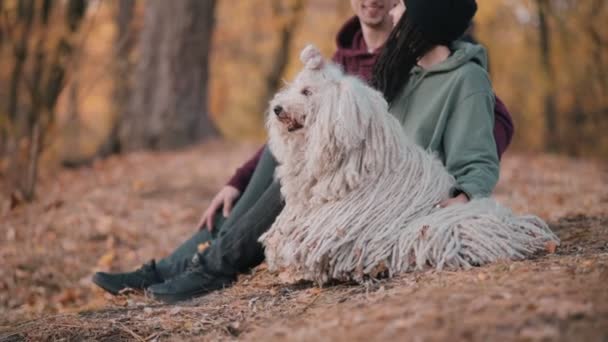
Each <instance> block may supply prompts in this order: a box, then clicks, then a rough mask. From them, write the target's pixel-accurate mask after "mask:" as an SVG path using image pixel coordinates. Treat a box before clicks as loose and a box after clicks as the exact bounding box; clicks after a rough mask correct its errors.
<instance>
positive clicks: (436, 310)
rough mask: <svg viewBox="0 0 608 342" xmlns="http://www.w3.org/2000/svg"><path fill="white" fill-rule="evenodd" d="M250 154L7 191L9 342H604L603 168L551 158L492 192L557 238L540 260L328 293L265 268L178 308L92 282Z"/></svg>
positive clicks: (607, 260)
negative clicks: (12, 197)
mask: <svg viewBox="0 0 608 342" xmlns="http://www.w3.org/2000/svg"><path fill="white" fill-rule="evenodd" d="M254 149H255V146H242V145H234V144H229V143H223V142H212V143H208V144H204V145H201V146H197V147H194V148H191V149H188V150H184V151H180V152H165V153H134V154H130V155H126V156H120V157H112V158H110V159H107V160H103V161H98V162H95V163H94V164H93V165H92V166H91V167H86V168H80V169H75V170H61V171H59V172H56V173H48V174H43V175H42V177H41V178H42V180H41V182H40V184H39V188H38V197H39V199H38V200H37V201H35V202H34V203H31V204H19V205H17V206H16V207H14V208H12V209H11V205H10V203H9V202H10V201H8V199H7V198H5V197H1V196H3V195H2V193H1V192H0V206H1V207H0V226H1V228H0V341H21V340H33V341H38V340H108V341H119V340H133V341H154V340H156V341H158V340H162V341H165V340H179V341H181V340H218V339H245V340H286V339H289V340H302V341H310V340H345V341H353V340H354V341H359V340H360V341H368V340H395V339H397V338H398V337H400V339H401V340H403V339H404V338H405V339H407V340H414V341H418V340H420V341H432V340H447V339H450V340H493V341H502V340H564V341H567V340H571V341H607V340H608V285H606V284H608V167H607V165H606V164H603V163H601V162H598V161H595V162H594V161H590V160H582V159H573V158H566V157H560V156H553V155H530V154H511V155H507V156H506V157H505V159H504V161H503V165H502V170H501V181H500V184H499V186H498V188H497V190H496V197H497V198H498V199H499V200H500V201H501V202H502V203H504V204H506V205H508V206H510V207H511V208H513V209H514V211H516V212H518V213H524V212H531V213H535V214H537V215H539V216H541V217H543V218H544V219H546V220H548V222H549V223H550V225H551V227H552V228H553V229H554V231H555V232H556V233H557V234H558V236H559V237H560V239H561V241H562V244H561V246H560V247H558V249H557V250H556V252H555V253H552V254H542V255H539V256H538V257H536V258H534V259H532V260H525V261H516V262H506V261H505V262H499V263H497V264H493V265H489V266H486V267H479V268H474V269H471V270H467V271H460V272H435V271H425V272H415V273H410V274H406V275H403V276H400V277H397V278H394V279H391V280H384V281H379V282H375V283H370V284H367V285H353V284H343V285H336V286H329V287H326V288H318V287H316V286H314V285H311V284H301V285H290V286H287V285H284V284H282V283H281V282H280V281H279V279H277V277H275V276H274V275H272V274H270V273H269V272H267V271H266V270H265V268H264V266H263V265H262V266H260V267H258V268H257V269H255V270H254V271H252V272H251V273H250V274H247V275H243V276H242V277H240V279H239V281H238V283H237V284H236V285H235V286H233V287H231V288H229V289H226V290H223V291H218V292H215V293H212V294H210V295H208V296H205V297H202V298H200V299H196V300H194V301H191V302H187V303H183V304H181V305H165V304H160V303H158V302H155V301H153V300H151V299H149V298H147V297H145V296H143V295H141V294H128V295H125V296H120V297H111V296H109V295H106V294H104V293H103V292H102V291H101V290H99V289H97V288H96V287H95V286H94V285H93V284H92V283H91V281H90V279H91V275H92V274H93V273H94V272H95V271H99V270H105V271H108V270H111V271H119V270H132V269H133V268H135V267H138V266H139V265H140V264H141V263H142V262H144V261H147V260H149V259H152V258H154V257H157V258H158V257H159V256H162V255H166V254H168V253H169V252H170V251H171V250H172V248H174V247H175V246H177V245H178V244H179V243H180V242H181V241H183V240H184V239H186V238H187V237H189V236H190V235H191V234H192V233H193V232H194V229H195V224H196V222H197V220H198V218H199V215H200V214H201V213H202V211H203V210H204V209H205V208H206V205H207V204H208V203H209V200H210V198H211V197H212V196H213V195H214V194H215V192H216V191H217V190H218V189H219V188H220V186H221V185H222V184H223V182H225V181H226V179H227V178H228V177H229V175H230V174H231V172H232V170H234V168H235V167H237V166H238V165H239V164H240V162H242V161H243V160H245V159H246V158H247V157H249V155H250V154H251V153H252V152H253V151H254ZM0 177H1V175H0ZM0 190H1V189H0ZM13 204H15V203H13Z"/></svg>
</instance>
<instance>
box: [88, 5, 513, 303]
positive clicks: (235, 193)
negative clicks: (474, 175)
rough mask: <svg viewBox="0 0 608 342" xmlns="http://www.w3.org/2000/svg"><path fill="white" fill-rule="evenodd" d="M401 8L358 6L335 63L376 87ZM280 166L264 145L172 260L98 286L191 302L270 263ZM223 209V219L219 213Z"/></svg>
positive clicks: (105, 278) (102, 279) (100, 280)
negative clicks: (267, 242)
mask: <svg viewBox="0 0 608 342" xmlns="http://www.w3.org/2000/svg"><path fill="white" fill-rule="evenodd" d="M395 3H396V1H395V0H351V5H352V8H353V11H354V12H355V14H356V16H355V17H353V18H351V19H350V20H348V21H347V22H346V24H345V25H344V27H343V28H342V29H341V30H340V32H339V33H338V36H337V44H338V50H337V51H336V53H335V55H334V57H333V60H334V61H335V62H337V63H339V64H341V65H343V66H344V69H345V71H346V72H348V73H351V74H355V75H358V76H360V77H361V78H363V79H365V80H367V81H370V79H371V74H372V69H373V66H374V64H375V62H376V60H377V58H378V56H379V52H380V50H381V48H382V46H383V44H384V42H385V41H386V39H387V38H388V36H389V34H390V32H391V29H392V26H393V25H392V21H391V19H390V16H389V15H388V13H389V10H390V9H391V8H392V7H393V6H394V5H395ZM498 103H499V102H498V101H497V104H498ZM500 109H501V107H500V106H498V105H497V114H496V115H497V118H498V117H506V119H505V120H506V121H507V122H508V123H510V117H509V115H508V113H506V112H501V111H500ZM496 122H497V124H498V125H499V126H500V125H501V122H503V121H501V120H498V119H497V120H496ZM503 126H504V125H503ZM499 128H500V129H501V130H504V131H505V132H507V133H506V136H507V137H508V139H507V140H506V143H505V141H500V137H499V136H498V135H497V148H498V150H499V154H501V153H502V152H503V151H504V149H505V148H506V146H507V145H508V141H509V140H510V137H511V136H512V126H510V125H508V126H507V127H502V126H501V127H499ZM509 129H510V130H509ZM509 132H510V134H509ZM503 140H504V139H503ZM275 166H276V162H275V161H274V158H273V157H272V155H271V154H270V153H269V151H268V149H267V148H265V147H263V148H262V149H261V150H260V151H258V152H257V153H256V155H255V156H254V157H253V158H252V159H251V160H249V161H248V162H247V163H246V164H245V165H244V166H243V167H241V168H240V169H239V170H237V173H236V174H235V176H233V177H232V179H231V180H230V182H229V183H228V184H227V185H226V186H225V187H224V188H223V189H222V190H221V191H220V192H219V193H218V194H217V195H216V197H215V198H214V199H213V200H212V203H211V205H210V206H209V208H208V209H207V210H206V211H205V213H204V214H203V217H202V218H201V222H200V224H199V227H200V228H201V230H200V231H199V232H197V233H196V234H195V235H194V236H192V237H191V238H190V239H189V240H187V241H186V242H185V243H184V244H182V245H181V246H180V247H179V248H177V249H176V250H175V251H174V252H173V253H172V254H171V255H170V256H168V257H167V258H164V259H161V260H160V261H159V262H158V263H155V262H154V261H152V262H150V263H148V264H146V265H144V266H143V267H142V268H140V269H138V270H136V271H134V272H129V273H119V274H108V273H97V274H95V276H94V277H93V281H94V282H95V283H96V284H97V285H99V286H100V287H102V288H104V289H105V290H107V291H108V292H111V293H114V294H116V293H119V292H120V291H121V290H122V289H124V288H127V287H130V288H136V289H146V288H147V289H148V291H149V292H150V294H151V295H152V296H154V297H155V298H157V299H160V300H163V301H167V302H176V301H180V300H186V299H190V298H193V297H196V296H200V295H204V294H206V293H208V292H210V291H214V290H217V289H221V288H223V287H225V286H229V285H230V284H231V283H232V282H234V281H235V280H236V277H237V274H239V273H242V272H246V271H248V270H250V269H251V268H253V267H255V266H257V265H258V264H259V263H261V262H262V261H263V260H264V251H263V248H262V246H261V244H259V243H258V242H257V240H258V238H259V237H260V236H261V235H262V234H263V233H264V232H265V231H266V230H268V229H269V228H270V226H271V225H272V223H273V222H274V220H275V218H276V217H277V216H278V214H279V213H280V212H281V210H282V209H283V206H284V205H283V203H282V200H281V195H280V191H279V188H280V186H279V184H278V183H276V182H274V181H273V177H272V176H273V173H274V168H275ZM241 193H242V196H241ZM239 197H240V198H239ZM237 198H238V202H237V203H236V205H235V207H234V209H232V210H231V209H230V208H231V206H232V204H233V203H234V202H235V201H236V199H237ZM220 208H223V215H219V214H218V211H219V209H220ZM222 216H223V217H222ZM224 219H225V221H224ZM222 221H223V222H222ZM206 241H210V242H211V245H210V246H209V247H208V248H207V249H205V250H204V251H203V252H202V253H198V252H197V246H198V245H199V244H201V243H203V242H206ZM193 256H194V257H193Z"/></svg>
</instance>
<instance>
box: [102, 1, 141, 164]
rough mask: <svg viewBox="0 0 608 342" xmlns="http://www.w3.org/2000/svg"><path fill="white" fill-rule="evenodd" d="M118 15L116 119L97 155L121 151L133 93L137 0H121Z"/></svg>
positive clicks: (114, 66)
mask: <svg viewBox="0 0 608 342" xmlns="http://www.w3.org/2000/svg"><path fill="white" fill-rule="evenodd" d="M117 5H118V6H117V12H116V16H115V24H116V29H117V33H116V37H115V38H114V63H113V68H112V72H113V78H114V89H113V103H112V106H113V110H114V113H115V117H114V122H113V124H112V129H111V130H110V134H109V135H108V137H107V138H106V141H105V142H104V143H103V144H102V145H101V147H100V148H99V151H98V153H97V154H98V155H99V156H101V157H106V156H108V155H111V154H114V153H120V150H121V147H120V139H119V135H118V134H119V132H120V127H121V126H122V122H123V118H124V116H125V113H127V111H128V103H129V97H130V94H131V88H132V85H131V83H132V82H131V81H132V77H131V75H132V71H133V63H132V62H131V58H130V55H131V52H132V50H133V38H134V32H133V29H132V25H131V22H132V21H133V14H134V11H135V0H119V1H118V3H117Z"/></svg>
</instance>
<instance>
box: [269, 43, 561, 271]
mask: <svg viewBox="0 0 608 342" xmlns="http://www.w3.org/2000/svg"><path fill="white" fill-rule="evenodd" d="M301 59H302V62H303V63H304V65H305V67H304V69H303V70H302V71H301V72H300V74H299V75H298V76H297V78H296V79H295V81H294V82H293V83H292V84H290V85H288V86H287V87H286V88H285V89H283V90H282V91H281V92H279V93H278V94H277V95H276V96H275V97H274V99H273V101H272V102H271V106H270V109H271V110H270V114H269V116H268V120H267V126H268V130H269V136H270V140H269V146H270V149H271V151H272V152H273V154H274V155H275V157H276V158H277V160H278V162H279V164H280V165H279V166H278V168H277V172H276V176H277V177H278V178H279V180H280V182H281V192H282V195H283V196H284V198H285V202H286V205H285V209H284V210H283V212H282V213H281V214H280V215H279V217H278V218H277V220H276V221H275V223H274V224H273V226H272V227H271V228H270V230H269V231H268V232H267V233H266V234H264V235H263V236H262V237H261V238H260V241H261V242H262V243H263V244H264V246H265V251H266V260H267V262H268V265H269V268H270V269H271V270H281V271H287V272H289V273H290V276H291V278H292V279H293V278H296V279H306V280H314V281H317V282H319V283H325V282H327V281H329V280H332V279H337V280H362V279H364V278H366V277H376V276H379V275H381V274H385V273H387V272H388V275H394V274H397V273H401V272H407V271H410V270H414V269H424V268H426V267H429V266H430V267H435V268H437V269H442V268H450V269H455V268H468V267H471V266H474V265H483V264H486V263H489V262H493V261H496V260H499V259H521V258H525V257H528V256H530V255H531V254H533V253H535V252H536V251H538V250H542V249H543V248H544V246H545V244H546V243H547V242H549V241H554V242H555V243H559V242H558V239H557V237H556V236H555V235H554V234H553V233H552V232H551V230H550V229H549V228H548V226H547V225H546V224H545V222H543V221H542V220H541V219H539V218H537V217H535V216H515V215H513V214H512V213H511V211H510V210H508V209H507V208H505V207H502V206H501V205H499V204H497V203H496V202H495V201H494V200H492V199H489V198H488V199H476V200H473V201H471V202H469V203H467V204H462V205H454V206H450V207H447V208H443V209H438V208H436V207H435V205H436V204H437V203H439V202H440V201H441V200H443V199H445V198H447V197H448V194H449V191H450V189H451V188H452V187H453V186H454V185H455V181H454V178H453V177H452V176H450V175H449V174H448V172H447V171H446V169H445V167H444V166H443V165H442V163H441V162H440V161H439V159H438V158H436V157H435V156H433V155H431V154H429V153H428V152H425V151H424V150H423V149H422V148H420V147H419V146H418V145H416V144H415V143H414V142H413V141H411V140H410V139H409V138H408V137H406V136H405V135H404V133H403V130H402V128H401V125H400V123H399V122H398V121H397V120H396V119H395V118H394V117H393V116H392V115H391V114H390V113H389V112H388V105H387V103H386V101H385V100H384V98H383V96H382V94H381V93H379V92H378V91H376V90H374V89H372V88H370V87H368V86H367V85H365V83H364V82H363V81H361V80H359V79H357V78H355V77H352V76H347V75H345V74H344V73H343V72H342V70H341V69H340V68H339V67H338V66H336V65H334V64H331V63H328V62H326V61H324V60H323V58H322V57H321V54H320V53H319V51H318V50H317V49H316V48H314V47H312V46H309V47H307V48H305V49H304V50H303V51H302V54H301Z"/></svg>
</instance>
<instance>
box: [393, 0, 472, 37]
mask: <svg viewBox="0 0 608 342" xmlns="http://www.w3.org/2000/svg"><path fill="white" fill-rule="evenodd" d="M405 3H406V4H407V9H406V11H405V15H406V16H407V19H408V20H409V21H410V22H411V23H412V24H413V25H414V26H415V27H416V28H417V29H418V30H419V31H420V33H421V34H422V36H423V37H424V38H425V39H426V40H428V42H429V43H432V44H449V43H451V42H453V41H455V40H456V39H458V38H460V36H462V35H463V34H464V32H465V31H466V30H467V28H468V27H469V24H470V23H471V19H473V16H475V12H477V3H476V2H475V0H407V1H405Z"/></svg>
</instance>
